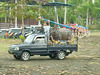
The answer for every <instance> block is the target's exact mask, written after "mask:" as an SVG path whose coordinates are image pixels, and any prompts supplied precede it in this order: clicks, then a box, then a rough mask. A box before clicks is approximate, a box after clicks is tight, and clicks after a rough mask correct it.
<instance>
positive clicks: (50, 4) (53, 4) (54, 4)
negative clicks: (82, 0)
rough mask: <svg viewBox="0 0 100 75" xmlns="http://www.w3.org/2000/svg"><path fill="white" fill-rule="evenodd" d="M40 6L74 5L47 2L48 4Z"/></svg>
mask: <svg viewBox="0 0 100 75" xmlns="http://www.w3.org/2000/svg"><path fill="white" fill-rule="evenodd" d="M42 6H75V5H74V4H65V3H61V2H49V3H48V4H44V5H42Z"/></svg>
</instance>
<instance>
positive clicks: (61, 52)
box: [57, 51, 66, 60]
mask: <svg viewBox="0 0 100 75" xmlns="http://www.w3.org/2000/svg"><path fill="white" fill-rule="evenodd" d="M65 56H66V55H65V52H64V51H59V52H58V53H57V59H59V60H63V59H64V58H65Z"/></svg>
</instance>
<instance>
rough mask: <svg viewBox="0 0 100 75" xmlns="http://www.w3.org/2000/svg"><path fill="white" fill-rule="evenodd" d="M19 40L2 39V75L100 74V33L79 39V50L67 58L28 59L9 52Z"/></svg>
mask: <svg viewBox="0 0 100 75" xmlns="http://www.w3.org/2000/svg"><path fill="white" fill-rule="evenodd" d="M16 41H18V40H12V39H0V75H100V34H99V36H97V35H91V36H90V37H84V38H82V39H79V50H78V52H73V53H72V54H70V55H69V56H67V57H66V58H65V60H56V59H50V58H49V57H48V56H44V57H43V56H41V57H40V56H33V57H31V58H30V60H28V61H21V60H16V59H14V58H13V56H12V55H10V54H8V49H9V45H11V44H14V43H15V42H16Z"/></svg>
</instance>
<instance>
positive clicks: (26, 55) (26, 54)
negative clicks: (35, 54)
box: [21, 52, 30, 61]
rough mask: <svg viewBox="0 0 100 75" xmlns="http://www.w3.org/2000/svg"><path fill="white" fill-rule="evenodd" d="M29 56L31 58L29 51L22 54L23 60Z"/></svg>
mask: <svg viewBox="0 0 100 75" xmlns="http://www.w3.org/2000/svg"><path fill="white" fill-rule="evenodd" d="M29 58H30V53H29V52H23V53H22V54H21V60H23V61H27V60H29Z"/></svg>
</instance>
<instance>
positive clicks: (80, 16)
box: [0, 0, 100, 27]
mask: <svg viewBox="0 0 100 75" xmlns="http://www.w3.org/2000/svg"><path fill="white" fill-rule="evenodd" d="M52 1H53V0H24V18H25V19H30V18H31V19H35V20H37V21H38V16H39V13H40V14H41V16H43V17H44V18H47V19H50V20H53V21H55V11H54V7H38V6H37V5H42V4H46V3H48V2H52ZM55 1H56V2H62V3H64V0H55ZM67 3H68V4H74V5H75V6H73V7H72V8H71V9H72V10H71V12H70V11H69V10H70V8H67V13H66V14H67V16H66V18H67V23H68V22H69V17H70V22H71V23H78V24H80V25H84V26H86V22H87V21H88V22H87V23H88V25H90V26H92V25H97V26H98V25H99V24H100V0H95V3H92V0H67ZM1 5H2V6H1ZM5 5H7V6H6V8H7V9H6V10H7V14H8V16H7V17H8V18H9V12H11V16H10V19H13V20H14V17H15V16H17V17H18V20H21V19H22V18H21V15H22V11H21V10H22V9H21V6H20V5H21V0H18V3H17V4H15V2H14V0H0V14H1V15H0V18H1V19H0V20H1V22H4V20H5V19H4V18H5V13H4V12H5ZM28 5H34V6H28ZM15 6H17V10H15ZM10 7H11V11H9V8H10ZM40 8H41V9H40ZM16 11H17V13H15V12H16ZM64 11H65V8H64V7H61V9H60V7H57V12H58V16H59V17H58V18H59V22H60V21H61V22H60V23H63V22H64ZM70 14H71V15H70ZM90 26H89V27H90Z"/></svg>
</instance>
